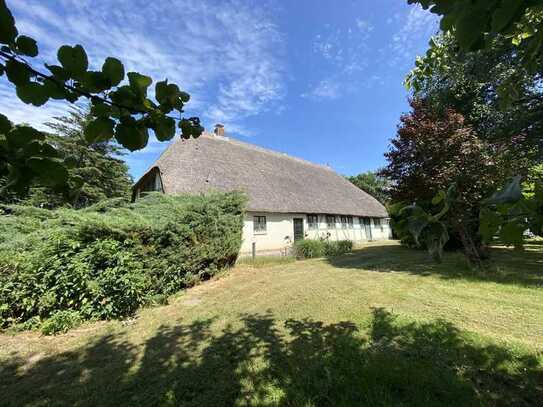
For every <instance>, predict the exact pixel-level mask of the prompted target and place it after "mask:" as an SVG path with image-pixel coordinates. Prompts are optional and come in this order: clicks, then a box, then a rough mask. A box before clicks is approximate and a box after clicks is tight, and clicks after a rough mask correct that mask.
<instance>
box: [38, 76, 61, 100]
mask: <svg viewBox="0 0 543 407" xmlns="http://www.w3.org/2000/svg"><path fill="white" fill-rule="evenodd" d="M43 88H44V92H45V93H47V95H48V96H49V97H50V98H52V99H56V100H62V99H65V98H66V92H65V90H64V87H63V86H61V85H58V84H57V83H56V82H55V81H53V80H51V79H46V80H45V81H44V82H43Z"/></svg>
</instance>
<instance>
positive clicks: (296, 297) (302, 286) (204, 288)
mask: <svg viewBox="0 0 543 407" xmlns="http://www.w3.org/2000/svg"><path fill="white" fill-rule="evenodd" d="M492 254H493V259H494V264H493V266H492V267H491V269H490V270H489V271H487V272H486V273H484V274H481V275H480V274H476V273H473V272H470V271H469V270H468V269H466V266H465V264H464V262H463V260H462V257H461V256H459V255H457V254H447V255H446V256H445V260H444V262H443V263H442V264H439V265H436V264H434V263H432V262H431V261H430V260H428V258H427V256H426V254H425V253H424V252H421V251H412V250H408V249H404V248H402V247H399V246H397V245H395V244H391V245H380V244H370V245H367V246H366V247H363V248H361V249H359V250H356V251H355V252H354V253H353V254H351V255H347V256H343V257H338V258H335V259H329V260H326V259H319V260H308V261H302V262H289V263H285V264H277V265H265V266H262V267H253V266H248V265H246V264H242V265H239V266H237V267H236V268H235V269H233V270H231V272H229V273H227V275H226V276H223V277H221V278H219V279H215V280H213V281H209V282H207V283H204V284H201V285H199V286H197V287H195V288H192V289H190V290H188V291H187V292H185V293H184V294H182V295H179V296H177V297H175V298H172V299H171V302H170V304H169V305H167V306H162V307H157V308H149V309H145V310H142V311H141V312H140V313H139V314H138V315H137V318H135V319H131V320H128V321H112V322H100V323H94V324H91V323H86V324H84V325H82V326H80V327H79V328H77V329H74V330H72V331H69V332H68V333H66V334H63V335H59V336H56V337H43V336H40V335H39V334H38V333H34V332H26V333H18V334H15V335H7V334H3V335H0V361H1V362H0V363H1V368H0V395H1V396H0V397H1V399H0V400H1V401H0V404H1V405H17V406H18V405H35V406H43V405H70V406H71V405H88V406H96V405H100V406H102V405H111V406H118V405H130V406H138V405H141V406H151V405H187V406H222V405H224V406H230V405H258V406H274V405H292V406H341V405H345V406H351V405H355V406H358V405H368V406H375V405H377V406H379V405H383V406H388V405H394V406H397V405H402V406H426V405H435V406H439V405H443V406H450V405H462V406H469V405H477V406H480V405H490V406H494V405H504V406H505V405H526V406H528V405H541V404H540V403H541V400H543V301H542V300H543V244H542V242H533V243H532V244H531V245H529V246H528V248H527V250H526V251H525V252H516V251H513V250H510V249H505V248H497V249H495V250H494V251H493V253H492Z"/></svg>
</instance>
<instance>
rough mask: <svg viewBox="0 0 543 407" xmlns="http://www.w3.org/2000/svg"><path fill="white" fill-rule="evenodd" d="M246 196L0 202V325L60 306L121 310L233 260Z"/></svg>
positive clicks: (94, 313)
mask: <svg viewBox="0 0 543 407" xmlns="http://www.w3.org/2000/svg"><path fill="white" fill-rule="evenodd" d="M244 202H245V198H244V197H243V196H242V195H240V194H239V193H228V194H210V195H205V196H182V197H172V196H164V195H162V194H150V195H149V196H147V197H145V198H143V199H141V200H138V201H137V202H136V203H133V204H129V203H123V202H122V201H120V200H114V201H112V202H111V203H109V202H104V203H102V204H100V205H95V206H94V207H90V208H87V209H81V210H73V209H59V210H54V211H49V210H40V209H32V210H28V209H27V208H24V207H16V206H14V207H9V208H6V207H3V208H2V209H3V212H0V231H2V232H3V233H5V236H3V240H1V241H0V326H8V325H12V324H17V323H21V322H24V321H27V320H29V319H30V318H32V317H35V316H38V317H40V318H41V319H42V320H43V319H48V318H51V317H52V316H53V315H55V314H56V313H57V312H58V311H65V310H66V311H77V312H78V313H79V315H80V316H81V317H82V318H83V319H90V318H97V319H110V318H119V317H123V316H126V315H130V314H132V313H133V312H134V311H135V310H137V308H138V307H140V306H141V305H143V304H148V303H153V304H154V303H158V302H163V301H164V297H166V296H168V295H170V294H172V293H174V292H176V291H178V290H180V289H182V288H184V287H188V286H190V285H193V284H195V283H196V282H198V281H200V280H202V279H205V278H208V277H210V276H212V275H214V274H215V273H217V271H218V270H221V269H223V268H225V267H227V266H229V265H231V264H233V263H234V262H235V260H236V258H237V254H238V252H239V248H240V245H241V231H242V225H243V217H242V213H243V206H244ZM1 213H4V216H2V215H1Z"/></svg>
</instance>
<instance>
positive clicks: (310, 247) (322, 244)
mask: <svg viewBox="0 0 543 407" xmlns="http://www.w3.org/2000/svg"><path fill="white" fill-rule="evenodd" d="M293 250H294V255H295V256H296V258H298V259H313V258H316V257H324V256H326V257H333V256H339V255H342V254H346V253H350V252H351V251H352V250H353V242H352V241H350V240H338V241H330V240H323V239H302V240H297V241H296V242H294V246H293Z"/></svg>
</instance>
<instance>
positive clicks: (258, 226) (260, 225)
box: [253, 216, 266, 233]
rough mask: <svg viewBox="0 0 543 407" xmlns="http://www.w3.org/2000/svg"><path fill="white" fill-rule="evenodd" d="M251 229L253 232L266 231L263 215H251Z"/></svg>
mask: <svg viewBox="0 0 543 407" xmlns="http://www.w3.org/2000/svg"><path fill="white" fill-rule="evenodd" d="M253 230H254V232H255V233H266V217H265V216H253Z"/></svg>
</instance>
